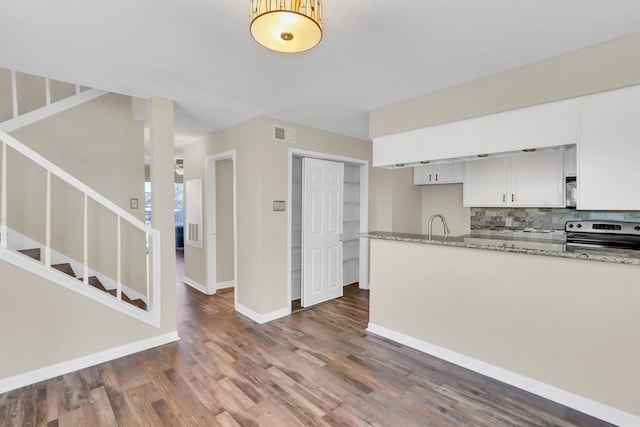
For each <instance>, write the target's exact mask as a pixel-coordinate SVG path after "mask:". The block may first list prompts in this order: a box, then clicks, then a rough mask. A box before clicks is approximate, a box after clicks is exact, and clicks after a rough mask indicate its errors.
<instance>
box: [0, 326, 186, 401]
mask: <svg viewBox="0 0 640 427" xmlns="http://www.w3.org/2000/svg"><path fill="white" fill-rule="evenodd" d="M179 339H180V337H179V336H178V332H177V331H174V332H169V333H166V334H163V335H158V336H155V337H152V338H147V339H144V340H141V341H136V342H133V343H130V344H125V345H121V346H119V347H114V348H110V349H108V350H104V351H100V352H98V353H93V354H90V355H88V356H82V357H78V358H76V359H72V360H68V361H66V362H61V363H57V364H55V365H51V366H48V367H46V368H41V369H36V370H35V371H30V372H26V373H24V374H20V375H16V376H14V377H9V378H5V379H3V380H0V394H1V393H6V392H8V391H11V390H15V389H17V388H20V387H25V386H28V385H31V384H35V383H38V382H40V381H46V380H48V379H51V378H55V377H57V376H60V375H64V374H68V373H69V372H74V371H77V370H80V369H84V368H88V367H90V366H95V365H98V364H100V363H104V362H108V361H110V360H115V359H119V358H121V357H124V356H128V355H130V354H134V353H138V352H140V351H144V350H148V349H150V348H154V347H159V346H161V345H165V344H169V343H171V342H175V341H178V340H179Z"/></svg>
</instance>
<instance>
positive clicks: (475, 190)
mask: <svg viewBox="0 0 640 427" xmlns="http://www.w3.org/2000/svg"><path fill="white" fill-rule="evenodd" d="M507 172H508V159H507V158H506V157H491V158H485V159H477V160H469V161H467V162H465V165H464V185H463V186H462V201H463V205H464V206H482V207H489V206H507V192H508V190H507Z"/></svg>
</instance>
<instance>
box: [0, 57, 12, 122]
mask: <svg viewBox="0 0 640 427" xmlns="http://www.w3.org/2000/svg"><path fill="white" fill-rule="evenodd" d="M11 86H12V83H11V71H10V70H5V69H4V68H0V122H4V121H5V120H9V119H11V118H12V117H13V91H12V89H11Z"/></svg>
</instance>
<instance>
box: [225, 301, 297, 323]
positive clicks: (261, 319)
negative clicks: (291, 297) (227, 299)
mask: <svg viewBox="0 0 640 427" xmlns="http://www.w3.org/2000/svg"><path fill="white" fill-rule="evenodd" d="M236 311H237V312H238V313H240V314H244V315H245V316H247V317H248V318H249V319H251V320H253V321H254V322H256V323H259V324H261V325H262V324H263V323H267V322H271V321H272V320H276V319H279V318H281V317H285V316H288V315H290V314H291V307H288V308H283V309H281V310H276V311H272V312H270V313H265V314H260V313H256V312H255V311H253V310H251V309H250V308H247V307H245V306H244V305H242V304H236Z"/></svg>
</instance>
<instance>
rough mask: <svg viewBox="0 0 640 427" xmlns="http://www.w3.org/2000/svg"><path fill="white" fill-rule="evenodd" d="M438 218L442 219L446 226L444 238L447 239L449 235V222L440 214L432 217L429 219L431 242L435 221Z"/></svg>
mask: <svg viewBox="0 0 640 427" xmlns="http://www.w3.org/2000/svg"><path fill="white" fill-rule="evenodd" d="M436 218H440V219H441V220H442V225H443V226H444V238H445V239H446V238H447V236H448V235H449V227H448V226H447V220H446V219H444V216H442V215H440V214H435V215H431V218H429V240H431V229H432V228H433V220H434V219H436Z"/></svg>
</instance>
